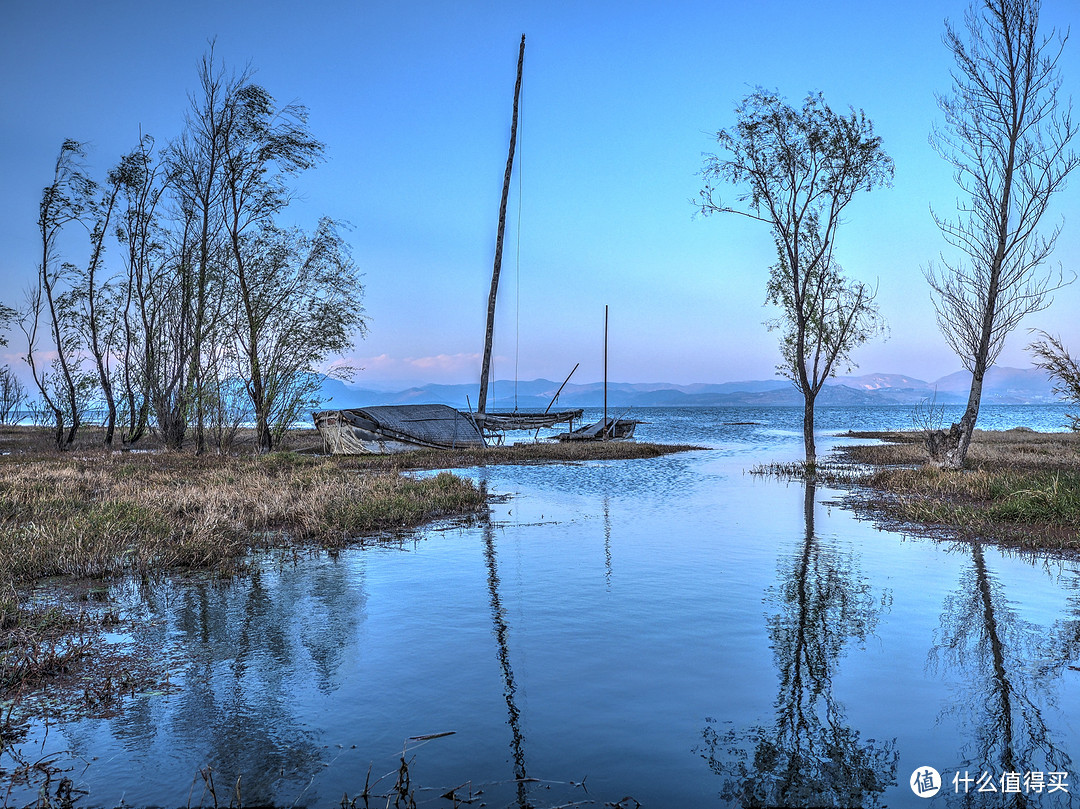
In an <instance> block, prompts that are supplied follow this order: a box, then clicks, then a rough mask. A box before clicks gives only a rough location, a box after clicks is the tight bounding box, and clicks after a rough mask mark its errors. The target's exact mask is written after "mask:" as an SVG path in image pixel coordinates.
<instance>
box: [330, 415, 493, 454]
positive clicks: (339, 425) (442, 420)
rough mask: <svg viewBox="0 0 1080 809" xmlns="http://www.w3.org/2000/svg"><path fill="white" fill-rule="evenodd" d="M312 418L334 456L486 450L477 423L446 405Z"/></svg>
mask: <svg viewBox="0 0 1080 809" xmlns="http://www.w3.org/2000/svg"><path fill="white" fill-rule="evenodd" d="M312 416H313V417H314V420H315V427H316V428H317V429H318V430H319V434H320V435H321V436H322V439H323V446H324V448H325V449H326V450H328V451H329V452H330V453H331V454H333V455H357V454H365V453H381V454H386V453H397V452H409V451H411V450H415V449H421V448H423V447H435V448H440V449H459V448H464V447H483V446H485V443H484V436H483V435H482V434H481V432H480V430H479V429H478V428H477V426H476V422H475V421H473V420H472V419H471V418H470V417H469V416H468V415H466V414H464V413H461V412H459V411H457V410H455V409H454V408H452V407H449V406H448V405H441V404H408V405H380V406H378V407H362V408H353V409H350V410H322V411H319V412H318V413H313V414H312Z"/></svg>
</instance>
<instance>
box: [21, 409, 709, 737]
mask: <svg viewBox="0 0 1080 809" xmlns="http://www.w3.org/2000/svg"><path fill="white" fill-rule="evenodd" d="M95 437H96V433H95V432H94V431H91V430H87V431H86V433H85V434H84V436H83V437H82V440H80V441H79V442H78V443H77V444H76V446H75V447H74V448H73V449H71V450H68V451H65V452H63V453H60V452H58V451H56V450H55V448H53V447H52V445H51V431H50V430H48V429H47V428H36V427H22V426H19V427H11V426H2V427H0V708H2V710H0V753H2V752H3V751H4V749H5V748H8V749H10V747H9V745H10V742H11V741H12V740H13V739H16V740H17V739H18V737H19V735H20V728H22V727H24V726H25V723H26V722H28V721H33V720H34V719H46V720H47V719H49V718H51V717H56V716H64V715H71V714H74V713H79V712H85V711H91V712H95V711H97V712H101V711H110V710H113V709H114V707H115V701H116V700H117V699H119V691H118V690H117V689H119V688H120V686H121V685H122V689H121V690H123V691H125V692H131V693H135V692H137V691H140V690H148V689H159V688H161V687H162V683H161V682H160V679H161V671H164V662H163V661H162V662H161V663H160V665H158V662H157V661H149V660H144V659H134V658H130V659H129V657H125V656H123V655H120V656H117V655H115V654H113V653H111V652H110V650H109V649H108V648H107V644H104V643H103V642H102V640H101V638H102V636H103V635H104V633H105V632H116V631H121V632H123V631H130V632H131V633H132V634H135V633H136V632H137V630H138V618H130V617H127V616H123V615H118V614H117V612H116V611H114V610H113V609H112V605H110V603H109V602H108V588H109V585H110V584H111V583H113V582H117V581H123V580H124V579H126V578H129V577H135V578H136V580H142V581H154V580H155V579H161V578H164V577H167V576H172V575H181V576H182V575H189V574H197V575H211V576H220V577H225V578H228V577H232V576H236V575H244V574H245V572H246V560H247V559H248V558H249V557H250V554H252V553H255V552H259V551H266V550H281V549H284V550H285V551H286V552H288V551H290V550H291V551H292V552H293V553H303V552H311V551H315V552H319V551H329V552H331V553H332V552H333V551H334V550H335V549H339V548H343V547H346V546H361V547H362V546H364V545H365V544H369V543H371V542H372V541H373V540H374V542H376V543H378V542H387V541H394V540H395V539H400V538H401V537H403V536H405V535H407V534H409V533H411V532H413V531H415V530H417V529H419V528H422V527H424V526H426V525H429V524H433V523H435V522H437V521H440V520H446V519H458V518H462V519H469V518H471V517H474V516H476V515H479V514H482V513H483V512H484V511H485V510H486V509H487V507H488V503H489V496H488V493H487V492H486V491H485V490H484V489H483V488H482V487H480V488H478V487H477V486H476V485H475V484H474V483H473V482H472V481H471V480H468V479H466V478H463V477H461V476H459V475H455V474H453V473H451V472H449V471H445V470H448V469H460V468H468V467H475V466H484V465H499V464H541V463H543V464H548V463H566V464H573V463H580V462H586V461H596V460H605V461H618V460H632V459H639V458H653V457H658V456H660V455H664V454H668V453H674V452H682V451H688V450H695V449H701V448H700V447H695V446H688V445H660V444H645V443H640V444H639V443H631V442H608V443H596V444H594V443H589V442H574V443H553V444H521V445H512V446H505V447H492V448H487V449H482V450H480V449H474V450H467V451H452V450H418V451H416V452H410V453H404V454H401V455H391V456H331V455H324V454H319V452H318V451H319V450H320V449H321V438H319V437H318V433H317V432H316V431H315V430H314V429H310V430H299V431H296V432H295V433H294V434H292V435H290V436H289V440H288V442H287V444H286V446H285V449H284V450H283V451H279V452H272V453H269V454H267V455H261V456H260V455H255V454H253V451H252V447H253V442H251V441H250V437H249V436H247V435H243V434H242V435H241V436H240V441H239V442H238V444H237V446H236V449H235V450H234V452H233V453H232V454H229V455H216V454H208V455H203V456H195V455H194V454H193V453H192V452H191V451H180V452H176V451H169V450H166V449H164V448H163V447H161V446H160V445H159V444H158V445H155V442H153V441H150V442H145V446H143V444H144V442H140V446H139V447H138V448H134V449H132V448H128V449H121V448H114V449H111V450H110V449H106V448H104V447H103V446H101V445H99V444H97V443H96V442H95V441H94V440H93V439H94V438H95ZM418 470H443V471H439V473H438V474H436V475H431V476H415V475H412V474H410V473H411V472H413V471H418ZM159 669H161V671H158V670H159ZM166 680H167V676H166ZM53 686H55V689H54V690H56V691H57V692H62V693H65V694H67V696H66V697H65V698H64V699H60V700H59V701H58V702H57V704H56V705H55V706H54V707H53V708H41V707H40V706H41V705H42V704H46V703H48V700H37V699H35V697H36V696H37V695H40V693H42V691H43V690H49V689H51V688H53ZM35 705H37V706H38V707H37V708H35V707H34V706H35ZM17 706H21V707H19V708H17Z"/></svg>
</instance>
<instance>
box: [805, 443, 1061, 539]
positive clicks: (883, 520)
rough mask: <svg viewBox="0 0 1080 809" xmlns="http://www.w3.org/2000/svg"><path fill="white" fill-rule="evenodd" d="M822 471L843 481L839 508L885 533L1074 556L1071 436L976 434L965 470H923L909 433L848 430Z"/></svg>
mask: <svg viewBox="0 0 1080 809" xmlns="http://www.w3.org/2000/svg"><path fill="white" fill-rule="evenodd" d="M839 438H840V439H845V438H869V439H877V440H878V441H879V442H880V443H876V444H842V443H841V444H840V445H838V446H837V447H836V448H835V449H834V451H833V453H832V455H831V457H830V460H829V461H828V462H827V463H826V464H825V466H826V467H827V466H828V464H829V463H833V462H837V463H839V464H846V465H853V466H856V467H869V468H868V469H867V470H866V471H864V472H862V473H859V474H855V475H850V476H847V475H846V476H845V478H844V479H843V480H840V481H839V485H840V486H842V487H843V488H844V489H846V490H847V495H846V497H845V504H846V505H848V506H849V507H850V508H852V510H854V511H855V512H856V514H859V515H860V516H866V517H869V518H870V519H873V520H874V521H875V522H877V523H879V524H882V525H883V526H886V527H888V528H890V529H894V530H901V531H904V532H907V533H914V534H918V535H920V536H928V537H931V538H935V539H948V540H965V541H969V542H970V541H974V542H980V541H983V542H989V543H993V544H995V545H999V546H1001V547H1004V548H1009V549H1013V550H1019V551H1024V552H1048V553H1068V554H1073V553H1077V552H1080V434H1077V433H1072V432H1055V433H1041V432H1036V431H1034V430H1031V429H1028V428H1014V429H1011V430H1002V431H986V430H976V431H975V434H974V436H973V439H972V444H971V450H970V452H969V456H968V460H967V463H966V464H965V467H964V469H961V470H948V469H940V468H937V467H931V466H928V465H927V464H926V460H927V457H928V455H927V452H926V450H925V448H924V446H923V443H922V442H923V436H922V434H921V433H920V432H918V431H850V432H848V433H847V434H844V435H841V436H839Z"/></svg>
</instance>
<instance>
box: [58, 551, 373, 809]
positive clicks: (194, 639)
mask: <svg viewBox="0 0 1080 809" xmlns="http://www.w3.org/2000/svg"><path fill="white" fill-rule="evenodd" d="M320 562H321V563H314V564H311V566H310V567H309V568H308V569H307V570H308V572H307V575H304V576H298V575H294V573H293V571H292V570H291V569H287V568H288V566H287V565H286V566H284V567H282V568H278V567H277V566H276V565H275V564H274V563H271V562H269V561H267V562H266V563H265V564H262V565H255V566H253V569H252V572H251V575H250V577H248V578H246V579H244V580H233V581H229V582H221V581H214V580H207V579H203V580H187V581H178V582H172V583H162V584H161V585H159V586H157V587H156V588H154V589H155V592H154V593H153V594H152V595H149V594H144V595H147V596H148V598H149V602H148V603H147V607H148V608H149V610H150V611H151V612H154V613H156V614H157V620H156V621H155V623H154V624H153V625H151V628H150V629H151V631H152V632H154V633H155V638H154V642H156V643H157V644H159V648H161V649H168V650H169V654H170V656H171V657H172V658H173V659H174V660H177V661H179V662H178V665H177V667H176V668H174V669H173V671H172V673H171V677H172V678H173V680H174V681H176V682H180V683H182V686H181V688H180V689H179V691H178V692H177V693H175V694H173V695H171V696H169V697H168V698H152V699H143V700H132V701H131V702H130V704H128V705H127V706H125V709H124V711H123V713H122V714H121V715H120V716H118V717H117V718H116V719H114V720H113V721H111V722H110V723H109V724H108V725H107V726H106V725H103V724H99V723H83V724H73V725H71V726H70V727H69V728H68V730H67V734H68V736H69V739H70V742H71V743H72V745H73V749H76V750H89V751H95V750H99V749H102V748H103V747H108V746H109V745H110V743H109V742H108V741H106V740H104V739H103V738H102V736H101V735H100V734H101V733H102V732H105V733H108V734H109V735H110V736H112V737H113V738H114V739H116V740H118V741H120V742H121V744H122V746H123V748H124V749H125V750H126V751H127V755H129V756H131V762H130V767H129V770H130V771H132V772H134V771H140V770H141V769H142V768H147V769H146V771H147V772H153V773H155V775H154V776H153V777H149V778H145V779H142V781H143V782H142V783H140V782H139V781H138V780H136V781H131V780H130V779H121V780H122V781H126V782H127V783H126V784H125V785H124V787H123V790H124V791H123V793H122V795H123V799H124V800H125V801H127V802H129V803H130V804H132V805H143V804H147V805H149V804H161V803H164V804H167V805H181V804H183V803H184V801H185V800H187V798H188V794H189V792H191V793H192V796H193V799H198V798H199V796H200V794H202V795H203V796H204V800H206V801H210V802H214V801H223V802H224V804H228V803H229V802H230V801H232V802H235V803H240V802H242V803H243V804H244V805H270V804H276V803H278V802H279V801H281V800H282V798H283V796H289V800H290V801H292V800H293V799H297V798H298V796H300V795H301V794H303V793H304V790H305V789H307V788H308V786H309V784H310V782H311V780H312V776H314V775H315V774H317V773H319V772H321V771H322V770H323V769H324V767H325V766H326V765H327V761H326V756H327V749H326V747H325V746H324V745H322V744H320V743H319V742H320V739H319V733H318V731H316V730H313V729H311V726H310V724H309V722H307V721H305V720H306V719H307V717H306V715H305V711H306V710H307V705H308V704H309V702H310V698H311V694H312V693H313V692H317V693H319V694H321V695H323V698H332V695H333V694H334V693H335V692H336V691H337V690H338V688H339V686H340V681H341V679H342V675H341V668H342V663H343V661H344V660H345V659H347V657H348V656H351V655H352V650H353V649H355V647H356V634H357V630H358V625H359V623H360V622H362V621H363V620H364V618H365V615H366V613H365V603H366V600H367V597H366V593H365V591H364V587H363V579H362V577H358V576H357V574H356V570H355V569H353V570H349V569H348V568H347V567H346V566H345V565H342V564H334V563H331V562H328V561H327V560H320ZM162 760H166V761H169V762H170V764H169V767H168V768H166V770H164V771H163V770H162V768H161V761H162ZM98 766H99V765H95V766H94V767H93V769H94V770H95V771H96V770H97V768H98ZM206 768H210V770H207V769H206ZM201 772H205V773H206V774H207V775H208V776H209V775H210V773H211V772H212V778H213V783H214V786H215V790H216V795H215V796H213V798H212V797H211V796H210V794H209V792H208V791H207V789H208V785H207V782H205V781H204V780H203V777H201V775H200V773H201ZM115 788H119V787H118V782H115V781H114V783H113V784H111V785H110V784H103V785H101V786H100V787H99V788H98V790H97V791H95V793H94V797H95V799H96V800H100V801H106V800H109V799H110V798H111V796H110V795H109V794H108V793H109V790H110V789H115ZM102 790H103V791H102ZM169 794H171V798H165V796H166V795H169ZM314 800H315V796H314V795H313V794H312V793H311V792H308V793H307V794H306V795H304V801H302V802H304V803H306V802H308V801H314ZM110 805H111V804H110Z"/></svg>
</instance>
